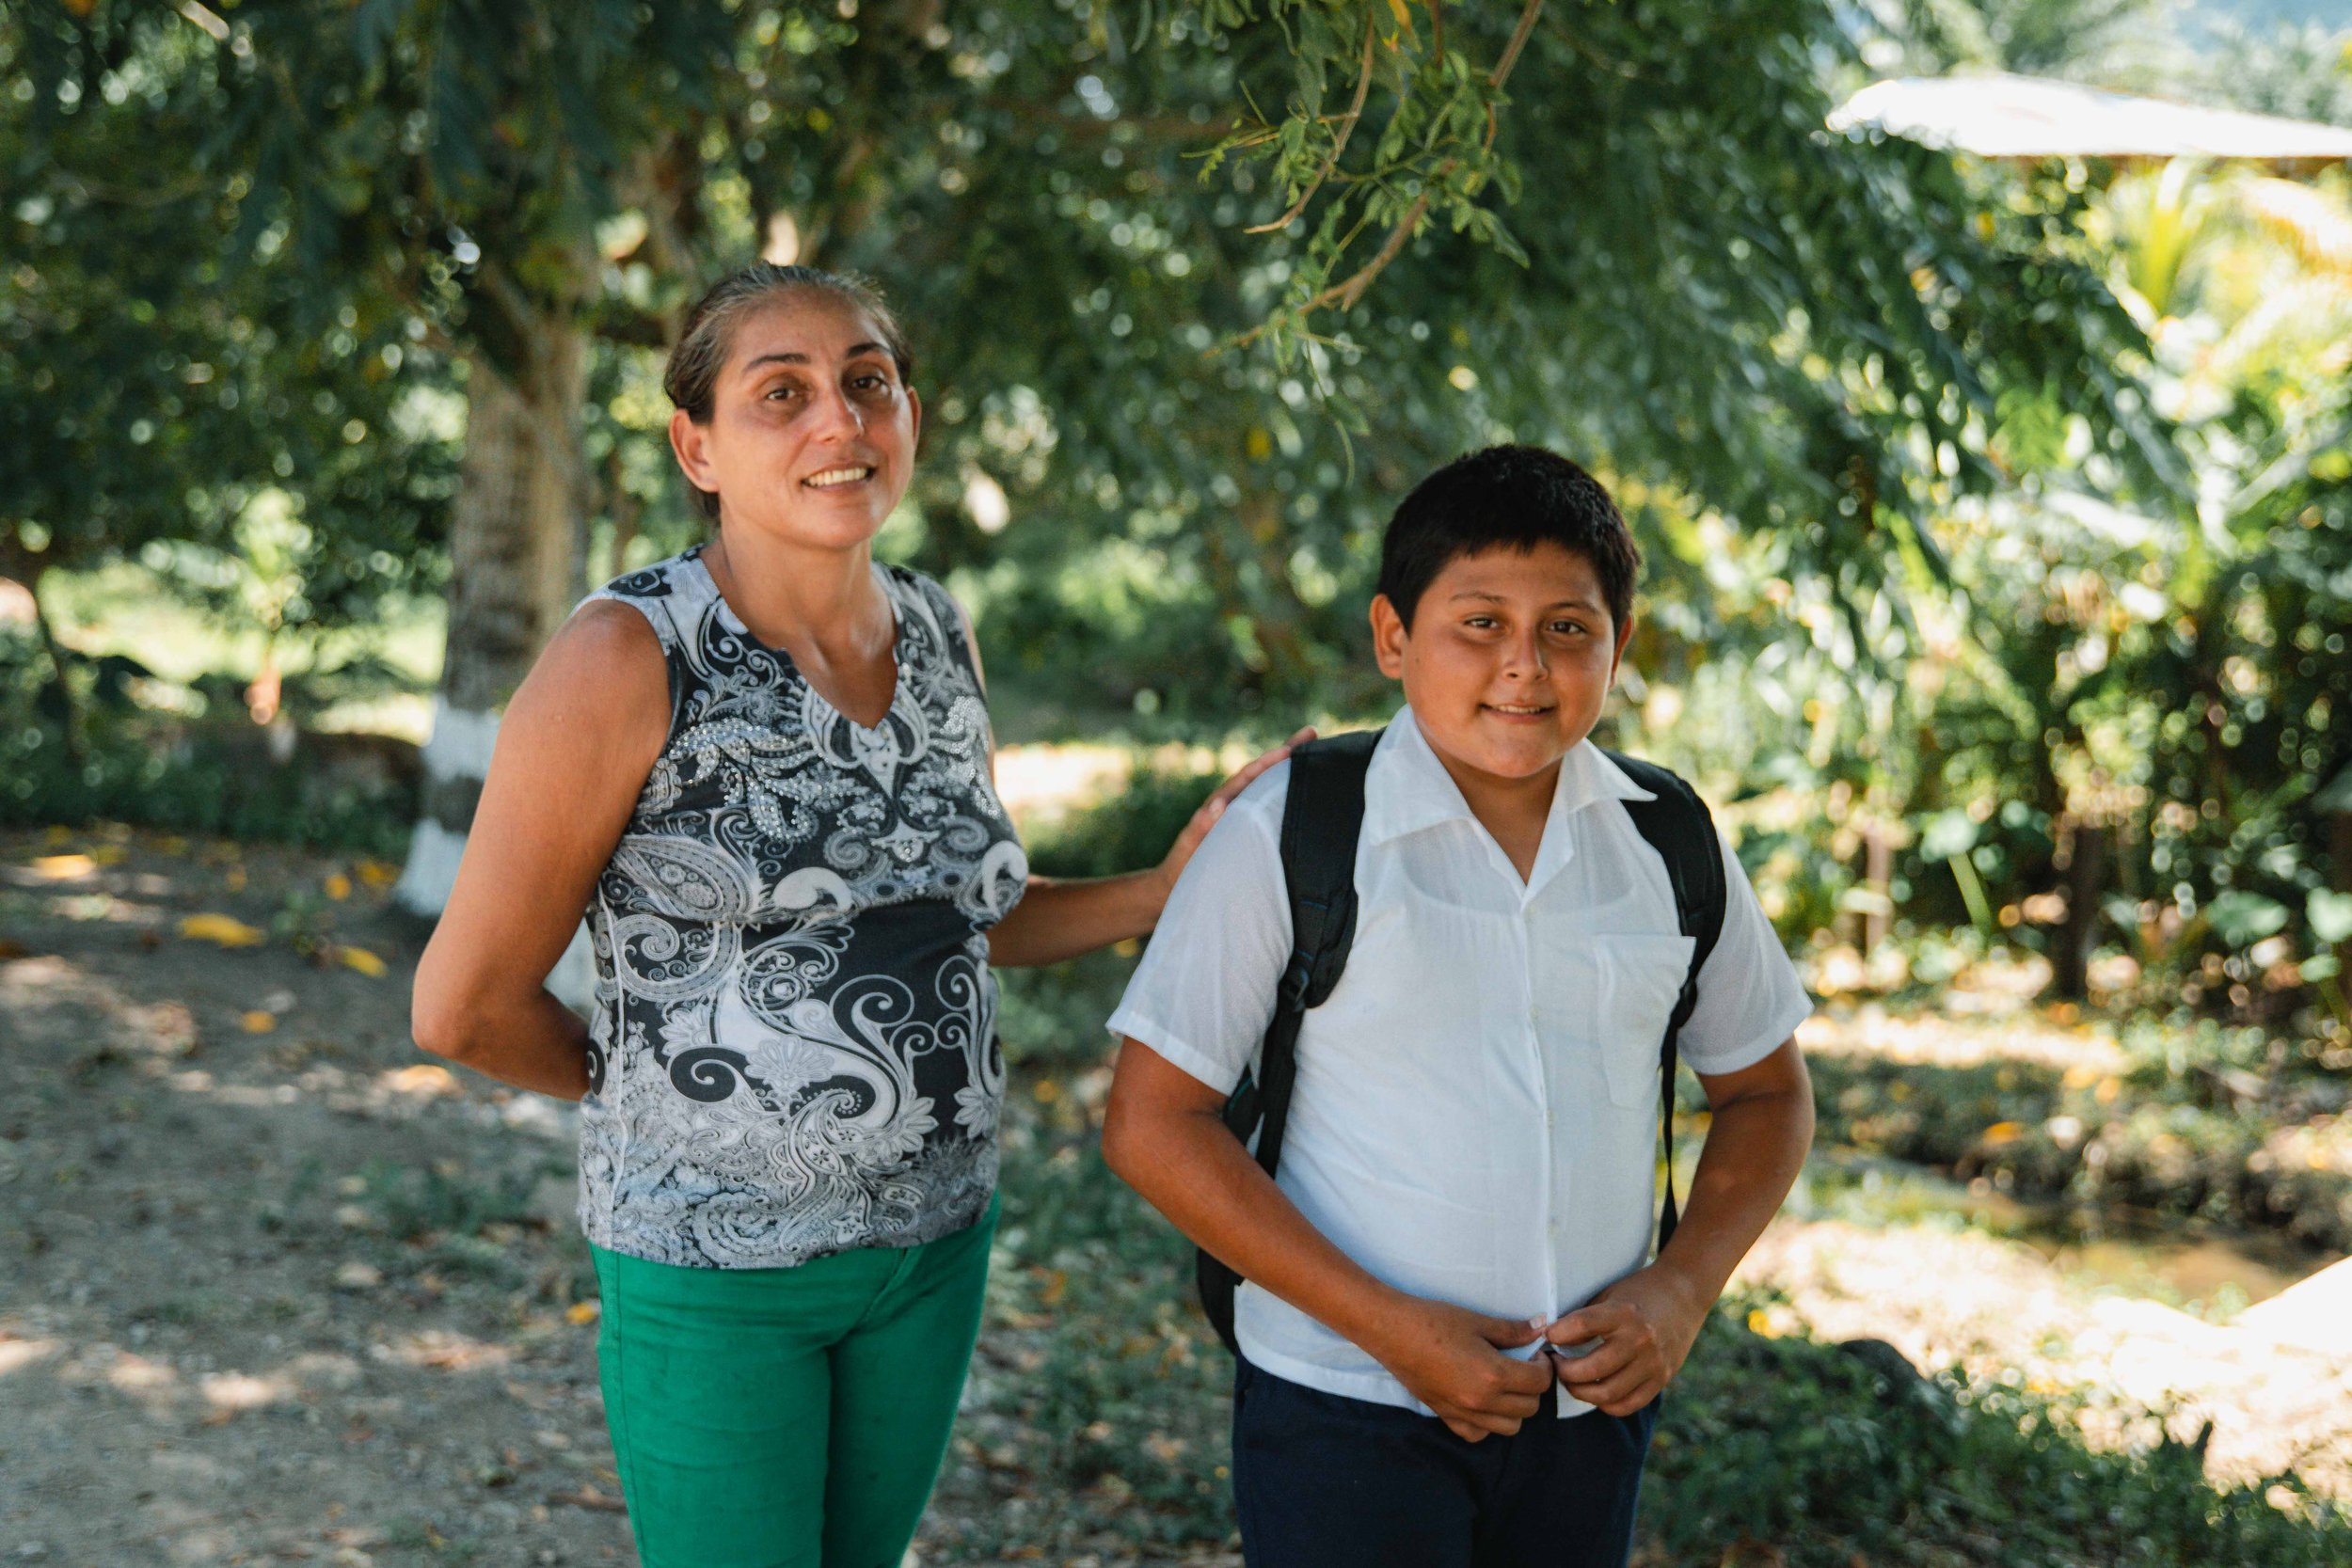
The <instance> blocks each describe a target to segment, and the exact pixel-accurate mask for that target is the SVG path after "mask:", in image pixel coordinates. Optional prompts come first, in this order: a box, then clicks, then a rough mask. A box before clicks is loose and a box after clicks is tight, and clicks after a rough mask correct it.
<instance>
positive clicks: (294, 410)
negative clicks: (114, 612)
mask: <svg viewBox="0 0 2352 1568" xmlns="http://www.w3.org/2000/svg"><path fill="white" fill-rule="evenodd" d="M167 20H168V23H169V25H168V26H163V25H145V26H139V27H124V28H122V29H119V30H117V31H113V32H109V33H103V34H101V33H97V32H92V31H87V30H85V29H83V28H80V27H78V26H75V25H72V24H69V22H68V21H67V20H66V19H63V18H56V19H44V18H40V17H32V18H25V17H21V16H20V17H17V18H13V19H11V24H10V25H9V26H8V27H7V28H5V29H0V77H5V78H7V79H9V80H12V81H14V82H16V83H17V84H18V87H17V89H16V90H15V91H14V92H13V93H11V94H8V95H7V96H6V97H5V99H0V169H4V170H5V171H6V178H5V183H6V186H7V189H8V191H9V192H10V193H11V196H12V198H13V201H12V208H11V211H10V212H9V213H8V214H5V216H0V221H5V222H7V223H8V225H9V243H8V247H7V253H8V260H7V262H6V265H5V268H0V576H7V577H10V578H17V579H19V580H22V581H24V583H26V584H27V585H28V586H29V587H31V588H32V589H33V590H34V594H35V597H36V603H37V604H38V603H39V601H40V590H41V585H42V583H43V582H44V580H45V579H46V578H48V576H49V575H50V574H51V573H53V572H57V571H70V570H76V569H80V568H84V567H87V566H89V565H93V564H96V563H98V562H102V561H104V560H109V559H138V558H140V556H141V553H142V551H143V550H145V551H149V552H152V551H153V550H154V549H156V548H157V547H158V546H164V545H167V544H185V545H195V546H207V547H210V548H214V549H217V550H225V551H230V552H233V551H234V550H236V548H237V547H238V546H237V544H236V533H237V530H238V527H239V524H240V520H241V519H243V518H245V517H246V516H247V515H248V514H249V513H250V512H251V510H252V509H253V507H254V506H255V505H256V503H257V501H259V500H261V499H262V498H264V497H270V498H274V499H271V500H270V502H269V504H270V505H271V506H272V507H273V508H274V509H275V510H276V513H277V515H278V516H279V517H280V518H281V519H282V522H283V525H284V526H283V528H282V529H281V530H280V533H281V537H282V538H283V539H284V540H286V541H287V543H288V545H289V546H290V553H288V554H287V555H286V557H285V559H284V560H283V561H282V562H281V563H280V570H281V574H282V575H283V576H284V577H285V578H286V580H287V583H288V585H289V588H288V591H287V592H286V593H285V594H281V599H282V602H281V603H280V604H279V606H278V614H279V616H280V617H281V618H283V619H285V620H288V621H290V622H291V623H293V624H296V625H299V624H303V623H307V622H310V621H315V620H320V619H336V618H342V619H349V618H352V617H355V616H357V615H359V614H362V613H364V612H365V610H366V609H367V607H368V606H369V605H371V604H372V603H373V601H374V600H375V599H376V598H377V597H378V596H379V595H380V594H383V593H385V592H386V591H388V590H398V589H402V588H405V587H407V586H410V584H411V582H412V580H413V573H414V571H415V569H416V566H417V564H419V563H422V564H424V565H426V566H427V567H428V568H429V564H430V560H429V548H428V546H430V545H431V544H432V542H433V541H434V540H436V539H437V536H438V532H439V528H440V507H441V504H442V502H443V500H444V499H445V497H446V481H447V478H448V471H447V464H446V456H447V454H446V451H445V449H444V445H443V443H442V442H441V440H440V438H439V437H438V436H437V433H436V432H435V431H433V430H432V429H431V428H430V427H429V425H428V424H426V423H424V422H421V421H420V420H418V419H417V418H415V417H414V410H413V409H412V408H410V407H408V406H406V404H407V400H408V399H409V398H410V397H411V395H412V394H413V392H414V391H415V389H416V388H417V386H418V385H419V383H420V379H421V372H425V371H426V370H427V369H428V368H429V366H428V364H427V363H426V361H428V360H429V356H420V355H419V352H418V345H417V343H416V342H415V341H414V340H413V339H412V338H411V337H410V336H409V333H408V328H409V327H411V326H413V325H419V324H415V323H412V322H408V321H405V320H403V319H401V318H399V317H397V316H392V315H385V316H379V317H377V318H376V319H373V320H371V321H365V322H363V321H362V320H361V318H360V317H359V316H358V313H357V312H356V311H353V310H351V309H348V308H342V309H335V308H330V309H328V310H327V311H326V315H325V318H324V319H323V320H319V321H316V322H311V323H305V322H304V321H303V320H302V319H301V318H300V317H299V316H298V315H297V314H296V312H295V311H294V310H293V309H291V307H293V306H294V304H295V303H296V302H297V301H299V300H300V299H301V298H302V296H303V293H304V283H303V280H302V279H301V277H299V276H298V274H297V273H296V272H295V269H294V267H293V265H292V264H291V259H290V258H288V257H287V256H286V255H285V254H284V252H283V248H282V245H280V244H279V243H278V242H279V240H280V239H281V238H282V235H280V234H278V233H277V232H275V231H264V232H262V234H261V235H260V236H259V237H258V239H257V240H256V241H255V242H252V243H247V244H243V245H231V244H230V236H231V235H232V234H233V233H234V232H235V231H236V230H237V228H238V225H239V223H240V221H241V218H242V217H243V216H244V215H245V214H246V213H247V212H248V211H249V209H248V207H247V204H246V202H245V201H244V199H243V196H244V193H243V191H242V189H240V188H239V187H238V186H236V185H235V184H233V183H231V182H221V181H217V180H215V179H213V178H210V177H209V176H208V175H207V174H206V172H205V171H203V170H201V169H198V168H192V167H190V166H189V165H188V163H187V161H186V159H185V158H184V156H183V154H182V153H181V151H180V149H182V148H184V147H185V146H187V145H190V144H192V143H194V142H196V141H197V140H199V139H200V137H201V135H202V134H203V113H202V111H203V109H204V106H205V105H204V104H203V103H201V102H200V101H199V100H198V99H197V98H195V97H194V96H193V95H191V94H190V93H188V92H187V91H186V90H185V89H184V76H185V72H186V71H188V70H189V69H190V68H191V66H192V65H193V64H194V63H196V62H197V61H199V60H200V59H201V58H202V57H203V56H204V55H206V54H207V53H208V52H209V47H210V46H209V42H208V40H204V39H203V38H202V37H201V35H199V33H197V31H196V30H195V29H194V28H192V27H190V26H188V25H187V24H185V23H183V22H181V21H179V19H177V18H168V19H167ZM427 584H428V586H429V584H430V578H429V577H428V578H427ZM41 624H42V630H43V634H44V638H45V640H46V641H47V642H48V646H49V651H50V657H51V660H52V662H53V666H54V669H53V673H54V675H55V676H56V680H57V683H58V690H59V692H60V696H61V700H64V701H66V702H67V703H68V704H69V708H70V686H69V684H68V683H67V682H66V681H65V675H66V666H67V663H68V656H67V654H66V652H65V650H64V649H63V648H62V647H60V646H59V645H58V644H57V643H56V640H55V638H54V637H53V636H50V635H49V634H48V623H47V619H46V616H45V615H44V616H43V617H42V618H41ZM73 732H74V726H73V723H72V720H71V717H70V713H69V721H68V723H67V726H66V736H67V742H68V744H69V745H71V744H72V736H73Z"/></svg>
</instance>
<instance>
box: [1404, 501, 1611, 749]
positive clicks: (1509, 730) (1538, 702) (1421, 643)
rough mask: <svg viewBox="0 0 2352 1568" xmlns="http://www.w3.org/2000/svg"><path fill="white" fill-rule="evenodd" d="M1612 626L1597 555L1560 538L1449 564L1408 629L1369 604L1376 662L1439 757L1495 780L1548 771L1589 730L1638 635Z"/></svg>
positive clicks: (1424, 596) (1427, 592)
mask: <svg viewBox="0 0 2352 1568" xmlns="http://www.w3.org/2000/svg"><path fill="white" fill-rule="evenodd" d="M1632 631H1633V623H1632V618H1631V617H1628V618H1627V620H1626V624H1625V625H1624V626H1617V625H1614V624H1613V622H1612V620H1611V618H1610V614H1609V601H1608V598H1607V597H1606V596H1605V595H1604V594H1602V592H1601V586H1600V575H1599V574H1598V573H1597V572H1596V571H1594V570H1593V563H1592V562H1590V561H1588V560H1586V559H1585V558H1584V557H1583V556H1581V555H1579V554H1577V553H1576V552H1574V551H1572V550H1567V549H1564V548H1562V547H1561V546H1558V545H1538V546H1535V548H1534V549H1533V550H1527V551H1520V550H1514V549H1491V550H1482V551H1480V552H1479V553H1477V554H1475V555H1465V556H1458V557H1456V558H1455V559H1454V560H1453V561H1451V562H1447V563H1446V566H1445V568H1444V570H1442V571H1440V572H1439V573H1438V575H1437V577H1436V578H1435V579H1434V580H1432V581H1431V583H1430V584H1429V587H1428V588H1427V589H1426V590H1425V591H1424V592H1423V593H1422V596H1421V603H1420V604H1418V605H1417V606H1415V607H1414V610H1413V624H1412V626H1411V628H1410V629H1409V630H1408V629H1407V628H1406V625H1405V622H1404V620H1403V618H1402V617H1400V616H1399V615H1398V614H1397V612H1396V607H1395V606H1393V605H1391V604H1390V603H1389V601H1388V598H1387V596H1386V595H1385V594H1384V595H1381V596H1378V597H1375V599H1374V600H1373V601H1372V636H1373V646H1374V649H1375V652H1376V654H1377V655H1378V657H1379V660H1380V670H1381V673H1383V674H1386V675H1387V676H1389V677H1390V678H1391V679H1392V680H1399V681H1402V682H1404V684H1405V700H1406V702H1408V703H1410V704H1411V705H1412V708H1413V718H1414V719H1415V721H1418V722H1419V723H1420V725H1421V730H1422V735H1424V736H1427V737H1428V740H1429V743H1430V745H1431V746H1432V747H1434V748H1436V750H1437V752H1438V755H1439V756H1441V757H1443V758H1445V759H1446V760H1447V761H1448V762H1449V763H1450V764H1453V765H1455V766H1457V767H1465V768H1470V769H1472V770H1474V771H1475V772H1477V773H1481V774H1485V775H1487V776H1489V777H1491V778H1493V779H1495V780H1497V781H1498V782H1501V781H1513V780H1522V779H1528V778H1531V777H1533V776H1534V775H1536V774H1540V773H1543V772H1545V771H1546V770H1547V769H1549V768H1551V767H1553V766H1554V765H1555V764H1557V763H1558V762H1559V760H1560V759H1561V758H1562V757H1563V756H1565V755H1566V754H1567V752H1569V750H1570V749H1571V748H1572V747H1574V746H1575V745H1576V744H1577V742H1579V741H1581V740H1582V739H1583V738H1584V737H1585V736H1587V735H1589V734H1591V733H1592V729H1593V725H1594V724H1595V723H1597V722H1598V721H1599V719H1600V709H1601V704H1602V703H1603V702H1604V701H1606V700H1607V698H1608V696H1609V687H1610V684H1611V682H1613V680H1615V678H1616V674H1617V660H1618V659H1619V657H1622V656H1623V654H1624V653H1625V644H1626V640H1627V638H1629V636H1631V635H1632Z"/></svg>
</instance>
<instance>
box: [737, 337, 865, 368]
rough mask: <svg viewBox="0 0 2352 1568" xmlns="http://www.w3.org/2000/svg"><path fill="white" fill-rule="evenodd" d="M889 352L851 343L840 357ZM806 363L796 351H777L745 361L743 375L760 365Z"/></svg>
mask: <svg viewBox="0 0 2352 1568" xmlns="http://www.w3.org/2000/svg"><path fill="white" fill-rule="evenodd" d="M889 352H890V351H889V350H888V349H886V348H884V347H882V344H880V343H851V344H850V352H849V353H847V354H845V355H843V356H841V357H842V358H844V359H855V358H858V357H860V356H864V355H868V354H887V353H889ZM808 363H810V360H809V357H808V356H807V355H805V354H803V353H802V352H801V351H800V350H798V349H778V350H776V351H775V352H774V353H773V354H763V355H760V356H758V357H757V358H755V359H751V360H748V361H746V362H745V364H744V366H743V373H744V374H745V375H749V374H751V373H752V372H754V371H755V370H757V369H759V367H760V366H762V365H805V364H808Z"/></svg>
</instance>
